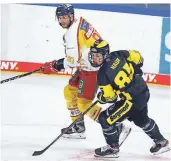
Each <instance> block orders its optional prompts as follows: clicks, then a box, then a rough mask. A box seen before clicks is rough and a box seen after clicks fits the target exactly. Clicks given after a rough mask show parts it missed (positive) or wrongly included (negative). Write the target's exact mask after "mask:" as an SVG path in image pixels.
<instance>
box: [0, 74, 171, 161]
mask: <svg viewBox="0 0 171 161" xmlns="http://www.w3.org/2000/svg"><path fill="white" fill-rule="evenodd" d="M11 76H14V75H12V74H7V73H3V74H2V78H1V80H2V79H6V78H9V77H11ZM67 81H68V77H56V76H45V75H32V76H27V77H24V78H21V79H17V80H13V81H10V82H8V83H4V84H1V85H0V86H1V89H0V91H1V112H2V113H1V117H2V118H1V121H2V125H1V128H2V131H1V135H2V137H1V154H2V156H1V157H2V158H1V161H109V160H110V161H169V160H171V157H170V152H168V153H164V154H161V155H158V156H153V155H152V154H151V153H150V152H149V149H150V147H151V146H152V141H151V140H150V139H149V138H148V136H146V134H144V133H143V132H142V131H141V129H139V128H137V127H135V126H134V125H133V124H132V123H130V122H126V124H128V125H130V126H132V133H131V134H130V136H129V137H128V139H127V140H126V141H125V143H124V144H123V145H122V147H121V148H120V158H118V159H100V158H95V157H94V156H93V152H94V149H95V148H98V147H101V146H104V145H106V144H105V140H104V138H103V135H102V132H101V128H100V125H99V124H97V123H95V122H93V121H92V120H90V119H89V118H87V117H86V118H85V122H86V127H87V130H86V134H87V139H85V140H68V139H63V138H60V139H59V140H58V141H57V142H56V143H55V144H53V145H52V146H51V147H50V148H49V149H48V150H47V151H46V152H45V153H44V154H42V155H40V156H32V153H33V152H34V151H36V150H41V149H43V148H44V147H46V146H47V145H48V144H49V143H50V142H51V141H53V140H54V139H55V138H56V137H57V136H58V135H59V134H60V129H61V128H63V127H66V126H68V125H70V123H71V122H70V118H69V112H68V111H67V108H66V107H65V100H64V98H63V87H64V86H65V85H66V84H67ZM150 90H151V99H150V102H149V116H150V117H152V118H153V119H154V120H155V121H156V122H157V123H158V125H159V127H160V131H161V132H162V134H163V135H164V136H165V137H166V138H168V139H169V140H170V138H171V137H170V136H171V135H170V134H171V132H170V124H171V121H170V117H171V115H170V89H169V88H168V87H154V86H153V87H150Z"/></svg>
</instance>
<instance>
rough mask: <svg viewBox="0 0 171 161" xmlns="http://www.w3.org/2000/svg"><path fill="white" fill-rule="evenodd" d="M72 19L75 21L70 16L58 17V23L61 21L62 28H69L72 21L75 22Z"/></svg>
mask: <svg viewBox="0 0 171 161" xmlns="http://www.w3.org/2000/svg"><path fill="white" fill-rule="evenodd" d="M72 19H73V17H71V16H69V15H65V16H59V17H58V21H59V23H60V25H61V26H62V28H69V26H70V24H71V21H73V20H72Z"/></svg>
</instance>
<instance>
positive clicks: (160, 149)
mask: <svg viewBox="0 0 171 161" xmlns="http://www.w3.org/2000/svg"><path fill="white" fill-rule="evenodd" d="M169 150H170V147H169V141H168V140H166V139H164V140H154V145H153V146H152V147H151V148H150V152H151V153H153V154H154V155H158V154H161V153H165V152H167V151H169Z"/></svg>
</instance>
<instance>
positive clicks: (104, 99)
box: [97, 92, 118, 104]
mask: <svg viewBox="0 0 171 161" xmlns="http://www.w3.org/2000/svg"><path fill="white" fill-rule="evenodd" d="M97 98H98V101H99V103H100V104H106V103H115V102H116V101H117V98H118V97H117V96H116V97H115V98H113V99H112V100H111V99H110V100H107V99H106V98H105V97H104V96H103V93H102V92H99V93H98V94H97Z"/></svg>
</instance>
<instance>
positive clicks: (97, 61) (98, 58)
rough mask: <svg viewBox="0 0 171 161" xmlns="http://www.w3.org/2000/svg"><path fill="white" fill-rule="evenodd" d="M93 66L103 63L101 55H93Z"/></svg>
mask: <svg viewBox="0 0 171 161" xmlns="http://www.w3.org/2000/svg"><path fill="white" fill-rule="evenodd" d="M92 58H93V64H97V65H101V64H102V63H103V56H102V54H101V53H92Z"/></svg>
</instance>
